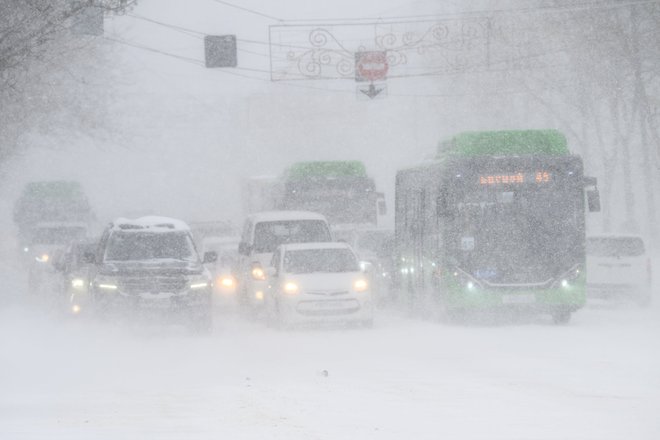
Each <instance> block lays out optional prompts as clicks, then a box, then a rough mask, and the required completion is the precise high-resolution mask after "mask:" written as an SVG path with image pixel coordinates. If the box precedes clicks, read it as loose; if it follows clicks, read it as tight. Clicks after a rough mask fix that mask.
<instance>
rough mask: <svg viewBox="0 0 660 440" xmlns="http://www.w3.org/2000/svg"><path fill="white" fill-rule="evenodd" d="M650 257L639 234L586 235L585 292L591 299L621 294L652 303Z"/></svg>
mask: <svg viewBox="0 0 660 440" xmlns="http://www.w3.org/2000/svg"><path fill="white" fill-rule="evenodd" d="M651 278H652V269H651V258H650V257H649V255H648V254H647V251H646V246H645V245H644V239H643V238H642V237H640V236H638V235H626V234H619V235H592V236H589V237H587V292H588V294H589V297H591V298H616V297H619V298H621V297H623V298H629V299H633V300H634V301H636V302H637V303H638V304H640V305H642V306H646V305H648V304H650V303H651V295H652V290H651Z"/></svg>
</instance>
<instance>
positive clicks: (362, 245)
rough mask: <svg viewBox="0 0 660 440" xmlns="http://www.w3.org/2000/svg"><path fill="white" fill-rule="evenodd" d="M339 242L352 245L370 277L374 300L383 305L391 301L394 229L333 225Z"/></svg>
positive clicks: (362, 267) (361, 266)
mask: <svg viewBox="0 0 660 440" xmlns="http://www.w3.org/2000/svg"><path fill="white" fill-rule="evenodd" d="M332 233H333V236H334V237H335V239H336V240H337V241H343V242H345V243H348V244H349V245H351V247H352V248H353V250H354V251H355V253H356V254H357V256H358V259H359V261H360V268H361V269H362V270H363V271H364V272H365V274H366V275H367V277H368V278H369V283H370V285H371V293H372V295H373V297H374V302H375V303H376V304H378V305H380V306H382V305H384V304H386V303H387V302H388V301H390V300H391V299H392V298H391V294H392V270H393V267H394V261H393V258H392V257H393V254H394V231H393V230H390V229H383V228H369V227H364V228H334V229H333V231H332Z"/></svg>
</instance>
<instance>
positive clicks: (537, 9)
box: [214, 0, 660, 26]
mask: <svg viewBox="0 0 660 440" xmlns="http://www.w3.org/2000/svg"><path fill="white" fill-rule="evenodd" d="M214 1H217V0H214ZM652 3H660V0H635V1H627V2H623V1H620V0H616V1H611V2H607V1H606V2H601V1H592V2H584V3H576V4H572V5H564V6H561V5H556V6H530V7H523V8H509V9H482V10H475V11H463V12H455V13H450V14H423V15H400V16H384V17H354V18H350V17H349V18H307V19H304V18H301V19H287V20H283V21H284V22H285V23H299V22H300V23H303V24H300V25H299V24H293V25H292V26H302V25H304V23H305V22H309V23H310V24H311V23H313V22H321V23H324V22H325V23H324V24H326V25H328V24H330V23H331V22H351V21H357V22H375V23H357V24H384V25H385V24H396V23H395V22H392V20H415V21H418V20H419V21H433V20H434V19H435V20H441V19H446V18H456V17H465V16H468V15H492V14H511V13H520V12H525V13H541V12H552V11H557V12H564V11H569V12H570V11H581V10H591V9H611V8H622V7H628V6H636V5H644V4H652ZM335 24H337V23H335ZM284 26H286V24H285V25H284Z"/></svg>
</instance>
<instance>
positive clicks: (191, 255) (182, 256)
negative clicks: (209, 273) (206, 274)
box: [104, 231, 197, 261]
mask: <svg viewBox="0 0 660 440" xmlns="http://www.w3.org/2000/svg"><path fill="white" fill-rule="evenodd" d="M163 259H171V260H184V261H197V254H196V252H195V247H194V246H193V243H192V240H191V238H190V235H188V234H186V233H185V232H180V231H177V232H158V233H154V232H133V231H132V232H124V231H119V232H115V233H114V234H112V235H111V236H110V238H109V240H108V245H107V247H106V251H105V257H104V260H105V261H144V260H163Z"/></svg>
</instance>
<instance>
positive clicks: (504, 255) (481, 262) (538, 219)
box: [448, 185, 583, 284]
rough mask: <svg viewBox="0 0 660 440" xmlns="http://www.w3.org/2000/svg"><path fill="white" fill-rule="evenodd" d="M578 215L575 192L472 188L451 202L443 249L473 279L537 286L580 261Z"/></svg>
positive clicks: (550, 187) (553, 188) (578, 200)
mask: <svg viewBox="0 0 660 440" xmlns="http://www.w3.org/2000/svg"><path fill="white" fill-rule="evenodd" d="M581 215H583V208H582V200H581V192H580V190H579V188H573V187H570V186H564V185H546V186H536V185H533V186H519V187H513V188H512V187H507V188H473V189H472V190H468V191H466V192H465V193H463V196H462V197H459V200H457V201H456V206H455V217H454V221H453V222H452V223H453V228H452V231H451V234H452V235H453V237H452V240H450V241H449V243H448V244H449V245H450V246H451V247H453V249H452V251H451V254H452V256H453V258H455V259H456V264H457V266H460V267H461V268H462V269H463V270H465V271H467V272H468V273H471V274H472V275H473V276H475V277H476V278H477V279H480V280H483V281H486V282H490V283H494V284H507V283H530V284H534V283H541V282H545V281H547V280H549V279H550V278H553V277H556V276H557V275H559V274H560V273H561V272H562V271H564V270H568V268H570V264H571V263H572V262H573V261H576V257H579V256H580V253H581V252H582V251H580V249H581V245H582V238H581V237H580V232H579V231H581V221H582V220H581ZM576 254H577V255H576ZM567 264H569V266H568V267H566V266H567Z"/></svg>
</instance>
